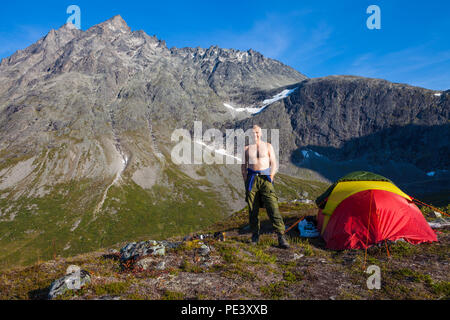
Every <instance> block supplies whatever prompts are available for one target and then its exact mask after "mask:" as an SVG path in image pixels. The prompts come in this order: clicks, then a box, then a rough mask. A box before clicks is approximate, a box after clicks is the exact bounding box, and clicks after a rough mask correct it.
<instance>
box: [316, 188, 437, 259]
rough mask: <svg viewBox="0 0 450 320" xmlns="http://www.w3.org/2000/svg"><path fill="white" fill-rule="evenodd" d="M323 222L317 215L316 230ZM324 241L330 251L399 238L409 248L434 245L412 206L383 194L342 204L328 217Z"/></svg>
mask: <svg viewBox="0 0 450 320" xmlns="http://www.w3.org/2000/svg"><path fill="white" fill-rule="evenodd" d="M369 217H370V219H369ZM323 218H324V217H323V214H322V212H321V211H320V212H319V217H318V227H319V230H321V227H322V224H323ZM368 228H369V232H368ZM323 238H324V240H325V241H326V243H327V248H329V249H333V250H344V249H365V248H366V247H370V246H371V245H374V244H376V243H379V242H381V241H384V240H391V241H395V240H398V239H401V238H403V239H404V240H406V241H408V242H410V243H412V244H418V243H422V242H433V241H437V237H436V233H435V232H434V231H433V230H432V229H431V228H430V226H429V225H428V223H427V221H426V220H425V218H424V217H423V215H422V213H421V211H420V210H419V208H417V206H416V205H415V204H414V203H412V202H410V201H408V200H407V199H405V198H404V197H401V196H400V195H398V194H395V193H392V192H389V191H385V190H365V191H361V192H358V193H356V194H354V195H352V196H350V197H348V198H347V199H345V200H344V201H342V202H341V203H340V204H339V205H338V207H337V208H336V209H335V210H334V212H333V214H332V215H331V218H330V220H329V222H328V224H327V226H326V229H325V231H324V233H323ZM366 244H367V245H366Z"/></svg>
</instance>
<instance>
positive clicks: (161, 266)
mask: <svg viewBox="0 0 450 320" xmlns="http://www.w3.org/2000/svg"><path fill="white" fill-rule="evenodd" d="M155 269H156V270H164V269H166V262H165V261H161V262H160V263H158V264H157V265H156V267H155Z"/></svg>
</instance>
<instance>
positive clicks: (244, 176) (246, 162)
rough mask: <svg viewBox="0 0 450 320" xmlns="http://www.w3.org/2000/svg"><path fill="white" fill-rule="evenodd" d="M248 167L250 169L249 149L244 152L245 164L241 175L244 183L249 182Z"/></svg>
mask: <svg viewBox="0 0 450 320" xmlns="http://www.w3.org/2000/svg"><path fill="white" fill-rule="evenodd" d="M247 167H248V147H245V150H244V162H243V163H242V165H241V173H242V178H243V179H244V182H245V181H247Z"/></svg>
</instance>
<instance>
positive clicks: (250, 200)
mask: <svg viewBox="0 0 450 320" xmlns="http://www.w3.org/2000/svg"><path fill="white" fill-rule="evenodd" d="M252 134H253V142H254V144H251V145H249V146H247V147H245V161H244V163H243V164H242V167H241V171H242V177H243V178H244V181H245V201H246V202H247V204H248V212H249V222H250V229H251V231H252V243H253V244H257V243H258V241H259V233H260V223H259V217H258V214H259V208H260V207H261V205H263V206H264V207H265V208H266V210H267V214H268V216H269V218H270V221H271V222H272V226H273V228H274V229H275V232H276V233H277V235H278V242H279V245H280V247H281V248H284V249H287V248H288V247H289V244H288V242H287V241H286V238H285V237H284V230H285V226H284V222H283V218H281V215H280V211H279V210H278V197H277V195H276V193H275V188H274V187H273V181H274V179H275V174H276V173H277V170H278V166H277V160H276V157H275V151H274V149H273V147H272V145H271V144H270V143H267V142H264V141H262V140H261V135H262V133H261V128H260V127H259V126H257V125H255V126H253V130H252Z"/></svg>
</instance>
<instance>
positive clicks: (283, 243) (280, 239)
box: [278, 234, 289, 249]
mask: <svg viewBox="0 0 450 320" xmlns="http://www.w3.org/2000/svg"><path fill="white" fill-rule="evenodd" d="M278 245H279V246H280V248H283V249H287V248H289V243H288V242H287V240H286V238H285V237H284V235H283V234H279V235H278Z"/></svg>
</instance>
